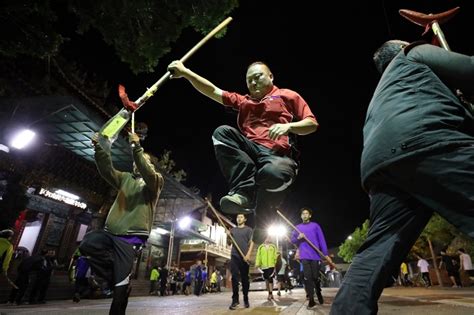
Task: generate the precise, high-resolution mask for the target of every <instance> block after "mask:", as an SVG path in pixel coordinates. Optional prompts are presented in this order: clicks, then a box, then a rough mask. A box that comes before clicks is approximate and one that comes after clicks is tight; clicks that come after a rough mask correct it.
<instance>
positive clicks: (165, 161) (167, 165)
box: [151, 150, 187, 182]
mask: <svg viewBox="0 0 474 315" xmlns="http://www.w3.org/2000/svg"><path fill="white" fill-rule="evenodd" d="M151 158H152V160H153V163H154V164H155V165H157V166H158V167H159V168H160V169H161V170H162V171H164V172H166V173H168V174H170V175H171V176H173V178H174V179H176V180H177V181H178V182H183V181H185V180H186V175H187V174H186V172H185V171H184V170H182V169H181V170H175V167H176V162H175V161H174V160H173V159H172V158H171V151H169V150H164V151H163V154H161V155H160V156H159V157H155V156H152V157H151Z"/></svg>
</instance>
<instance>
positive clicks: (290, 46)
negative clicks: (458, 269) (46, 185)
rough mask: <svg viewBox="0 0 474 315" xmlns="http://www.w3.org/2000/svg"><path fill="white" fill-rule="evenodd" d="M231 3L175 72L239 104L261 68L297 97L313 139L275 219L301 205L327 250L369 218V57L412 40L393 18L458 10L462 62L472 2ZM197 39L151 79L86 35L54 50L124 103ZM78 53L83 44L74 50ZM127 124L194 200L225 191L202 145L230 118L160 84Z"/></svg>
mask: <svg viewBox="0 0 474 315" xmlns="http://www.w3.org/2000/svg"><path fill="white" fill-rule="evenodd" d="M240 2H241V3H240V6H239V8H237V9H236V10H234V11H233V12H232V13H231V14H230V16H232V17H233V21H232V22H231V23H230V24H229V25H228V30H227V34H226V35H225V36H224V37H223V38H221V39H215V38H213V39H211V40H210V41H209V42H208V43H207V44H205V45H204V46H203V47H202V48H201V49H200V50H199V51H198V52H197V53H196V54H195V55H194V56H192V57H191V59H189V60H188V62H186V66H187V67H189V68H190V69H192V70H193V71H195V72H196V73H198V74H200V75H202V76H204V77H206V78H207V79H209V80H210V81H212V82H213V83H214V84H216V85H217V86H218V87H220V88H221V89H223V90H229V91H236V92H239V93H242V94H245V93H246V92H247V90H246V85H245V72H246V67H247V66H248V64H250V63H251V62H253V61H256V60H260V61H264V62H266V63H267V64H268V65H269V66H270V69H271V70H272V72H273V75H274V78H275V79H274V83H275V85H277V86H278V87H280V88H289V89H292V90H295V91H296V92H298V93H299V94H300V95H301V96H303V98H304V99H305V100H306V101H307V103H308V104H309V106H310V107H311V109H312V111H313V113H314V114H315V115H316V117H317V119H318V122H319V123H320V129H319V130H318V131H317V132H315V133H313V134H311V135H307V136H301V137H299V138H298V143H299V148H300V150H301V152H302V156H301V168H300V173H299V174H298V177H297V179H296V182H295V183H294V184H293V186H292V187H291V189H290V191H289V194H288V196H287V198H286V200H285V203H284V205H283V207H282V209H283V210H284V211H285V212H287V213H292V215H290V216H291V217H292V219H293V221H294V222H298V220H299V213H298V211H299V209H300V208H301V207H302V206H309V207H311V208H313V210H314V214H313V218H314V220H315V221H317V222H318V223H319V224H320V225H321V227H322V228H323V230H324V232H325V235H326V239H327V242H328V246H329V247H333V246H338V245H339V244H340V243H341V242H342V241H344V239H345V238H346V237H347V236H348V235H349V234H350V233H351V232H352V231H353V230H354V228H355V227H356V226H360V225H361V224H362V222H363V221H364V220H365V219H366V218H368V215H369V212H368V207H369V201H368V198H367V195H366V194H365V192H364V191H363V190H362V189H361V185H360V174H359V164H360V154H361V150H362V127H363V122H364V118H365V112H366V108H367V105H368V103H369V101H370V97H371V94H372V92H373V90H374V89H375V86H376V84H377V80H378V77H379V76H378V74H377V72H376V70H375V68H374V66H373V64H372V54H373V52H374V50H375V49H376V48H377V47H378V46H379V45H380V44H382V43H383V42H384V41H385V40H388V39H393V38H398V39H403V40H408V41H412V40H418V39H420V38H421V34H422V32H423V29H422V28H421V27H420V26H417V25H415V24H412V23H411V22H409V21H407V20H405V19H404V18H402V17H401V16H400V15H399V14H398V10H399V9H410V10H415V11H420V12H424V13H439V12H443V11H446V10H448V9H451V8H454V7H456V6H460V7H461V11H460V12H459V13H458V15H457V16H455V17H454V18H453V19H452V20H451V21H449V22H448V23H447V24H446V25H442V26H441V27H442V29H443V31H444V33H445V36H446V38H447V41H448V42H449V44H450V46H451V49H452V50H454V51H458V52H462V53H466V54H471V55H472V54H474V42H473V40H472V39H473V34H472V31H473V27H472V23H471V21H472V19H473V18H474V10H473V5H472V4H471V2H472V1H469V0H465V1H447V0H443V1H441V0H439V1H429V0H425V1H413V0H411V1H388V0H387V1H364V2H362V1H347V2H346V1H344V2H343V1H340V2H338V1H330V3H332V4H325V3H323V2H321V1H285V2H281V3H279V2H278V1H240ZM328 3H329V1H328ZM310 4H311V6H309V5H310ZM202 37H203V36H202V35H200V34H197V33H196V32H195V31H193V30H191V29H188V30H187V31H185V32H184V33H183V34H182V36H181V37H180V39H179V40H178V42H176V43H175V44H174V45H173V49H172V51H171V52H170V53H169V54H168V55H166V56H165V58H162V60H160V64H159V65H158V67H157V68H156V70H155V73H151V74H142V75H138V76H135V75H133V74H132V73H131V72H130V71H129V70H128V69H127V67H126V65H124V64H121V63H120V62H119V61H118V59H117V58H116V56H114V52H113V50H112V49H110V48H108V47H106V46H105V44H103V43H102V42H101V41H100V39H99V35H98V34H97V33H94V32H93V31H91V32H89V33H87V34H85V35H84V37H82V38H76V40H74V41H71V42H70V43H66V44H65V47H64V48H65V51H67V50H70V51H72V50H75V51H76V53H79V54H81V58H82V59H83V60H90V61H91V60H94V62H95V67H97V71H100V72H102V73H103V74H104V75H105V76H106V77H107V78H108V80H109V81H110V83H111V84H112V85H117V84H118V83H121V84H124V85H125V86H126V87H127V92H128V95H129V96H130V98H131V99H133V100H135V99H137V98H138V97H139V96H141V95H142V94H143V93H144V91H145V89H146V87H149V86H151V85H152V84H153V83H154V82H155V81H156V80H158V79H159V78H160V77H161V76H162V75H163V74H164V73H165V72H166V66H167V65H168V64H169V62H171V61H172V60H174V59H179V58H181V56H183V55H184V54H185V53H186V52H187V51H188V50H189V49H190V48H191V47H192V46H194V45H195V44H196V43H197V42H198V41H199V40H200V39H201V38H202ZM157 40H159V34H157ZM78 43H79V45H84V44H91V43H92V44H93V45H92V46H89V47H88V49H84V46H82V49H78V46H77V45H78ZM91 62H92V61H91ZM136 120H137V121H144V122H146V123H147V124H148V127H149V132H148V138H147V139H146V140H145V141H144V143H143V146H144V147H145V149H146V150H148V151H151V152H152V153H154V154H160V153H161V152H162V151H163V150H164V149H167V150H171V151H172V157H173V159H174V160H175V161H176V163H177V167H178V168H182V169H184V170H185V171H186V172H187V174H188V179H187V181H186V182H185V184H186V185H187V186H188V187H192V186H196V187H198V188H199V189H200V191H201V195H202V196H206V194H207V193H212V195H213V198H214V200H215V201H216V204H217V200H219V199H220V198H221V197H222V196H223V195H224V194H226V193H227V184H226V182H225V181H224V178H223V176H222V175H221V173H220V170H219V168H218V165H217V162H216V160H215V157H214V151H213V147H212V142H211V135H212V132H213V130H214V129H215V128H216V127H218V126H219V125H222V124H228V125H231V126H236V123H235V122H236V116H235V115H234V114H232V113H228V112H226V111H225V110H224V107H223V106H221V105H219V104H218V103H214V102H213V101H212V100H210V99H208V98H206V97H205V96H203V95H202V94H200V93H198V92H197V91H196V90H194V88H193V87H192V86H191V84H190V83H188V82H187V81H186V80H185V79H177V80H171V81H169V82H167V83H165V84H164V85H163V86H162V87H161V88H160V89H159V90H158V92H157V93H156V94H155V96H153V98H151V99H150V100H149V101H148V102H147V104H146V105H145V106H144V107H142V108H141V109H140V110H139V111H138V112H137V114H136ZM275 217H276V215H275Z"/></svg>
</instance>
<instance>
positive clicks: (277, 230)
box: [267, 224, 286, 250]
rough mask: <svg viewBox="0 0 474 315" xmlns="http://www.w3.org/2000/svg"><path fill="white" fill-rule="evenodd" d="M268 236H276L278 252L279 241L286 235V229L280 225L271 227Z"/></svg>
mask: <svg viewBox="0 0 474 315" xmlns="http://www.w3.org/2000/svg"><path fill="white" fill-rule="evenodd" d="M267 233H268V235H270V236H276V246H277V248H278V250H280V247H279V244H278V241H279V238H280V237H281V236H285V235H286V227H285V226H284V225H282V224H279V225H271V226H270V227H269V228H268V230H267Z"/></svg>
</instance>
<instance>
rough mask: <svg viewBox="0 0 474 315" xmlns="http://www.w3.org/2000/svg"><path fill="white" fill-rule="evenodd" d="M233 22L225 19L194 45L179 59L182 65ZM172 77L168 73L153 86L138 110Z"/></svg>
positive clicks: (143, 96) (143, 98)
mask: <svg viewBox="0 0 474 315" xmlns="http://www.w3.org/2000/svg"><path fill="white" fill-rule="evenodd" d="M230 21H232V17H228V18H227V19H225V20H224V21H223V22H222V23H220V24H219V25H217V26H216V27H215V28H214V29H213V30H212V31H211V32H210V33H209V34H207V35H206V36H205V37H204V38H203V39H201V40H200V41H199V43H197V44H196V45H194V47H193V48H191V50H189V51H188V52H187V53H186V54H185V55H184V56H183V57H182V58H181V59H179V60H180V61H181V62H182V63H184V62H185V61H186V60H188V59H189V57H191V56H192V55H193V54H194V53H195V52H196V51H197V50H198V49H199V48H201V46H202V45H204V44H205V43H206V42H207V41H208V40H209V39H210V38H212V37H213V36H214V35H216V34H217V33H218V32H219V31H221V30H222V29H223V28H224V27H225V26H227V24H229V23H230ZM170 77H171V72H169V71H166V73H165V74H164V75H163V76H162V77H161V78H160V79H159V80H158V81H156V82H155V84H153V85H152V86H151V87H150V88H149V89H148V90H147V91H146V92H145V94H143V95H142V96H141V97H140V98H139V99H137V100H136V101H135V103H136V104H137V106H138V108H140V107H141V106H142V105H143V104H145V102H146V101H147V100H148V99H149V98H150V97H152V96H153V94H155V92H156V91H157V90H158V88H159V87H160V86H161V85H162V84H163V83H165V82H166V81H168V79H169V78H170Z"/></svg>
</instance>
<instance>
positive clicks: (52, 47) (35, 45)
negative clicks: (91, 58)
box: [0, 0, 65, 58]
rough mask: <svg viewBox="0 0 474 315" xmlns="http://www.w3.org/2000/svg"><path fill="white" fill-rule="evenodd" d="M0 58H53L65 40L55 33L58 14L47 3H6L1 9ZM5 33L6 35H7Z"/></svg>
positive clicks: (20, 1) (26, 1) (25, 0)
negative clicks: (26, 56)
mask: <svg viewBox="0 0 474 315" xmlns="http://www.w3.org/2000/svg"><path fill="white" fill-rule="evenodd" d="M0 18H1V21H2V23H1V24H2V28H3V29H4V31H3V32H2V40H1V41H0V55H3V56H6V57H15V56H18V55H22V54H24V55H28V56H32V57H37V58H44V57H46V56H50V55H56V54H57V53H58V51H59V48H60V46H61V44H62V43H63V42H64V41H65V38H64V37H63V36H62V35H61V34H60V32H58V30H57V29H55V24H54V23H55V22H56V21H57V13H56V12H54V11H53V9H52V8H51V4H50V1H48V0H43V1H28V0H18V1H6V3H3V4H2V6H1V14H0ZM7 29H8V31H6V30H7Z"/></svg>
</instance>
